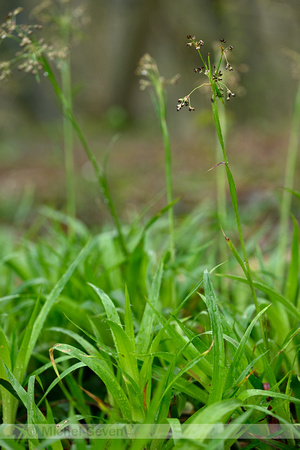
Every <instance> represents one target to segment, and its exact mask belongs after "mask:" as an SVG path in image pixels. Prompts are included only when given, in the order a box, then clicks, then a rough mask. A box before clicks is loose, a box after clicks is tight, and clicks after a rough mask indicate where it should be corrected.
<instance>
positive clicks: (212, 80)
mask: <svg viewBox="0 0 300 450" xmlns="http://www.w3.org/2000/svg"><path fill="white" fill-rule="evenodd" d="M187 39H188V40H189V42H188V43H187V44H186V45H187V46H188V47H194V48H195V49H196V51H197V53H198V55H199V56H200V59H201V62H202V64H203V65H202V66H201V67H196V68H195V69H194V72H195V73H199V74H203V75H204V76H206V77H207V78H208V82H206V83H202V84H201V85H199V86H197V87H195V88H194V89H193V90H192V91H191V92H190V93H189V94H188V95H185V96H184V97H183V98H179V99H178V104H177V111H180V110H181V109H182V108H183V107H185V106H187V107H188V110H189V111H194V110H195V108H194V107H193V106H192V105H191V95H192V94H193V93H194V92H195V91H196V90H198V89H200V88H202V87H204V86H209V87H210V88H211V105H212V113H213V119H214V124H215V128H216V131H217V136H218V139H219V142H220V146H221V149H222V153H223V159H224V161H222V162H221V163H218V164H217V165H225V170H226V175H227V180H228V186H229V191H230V198H231V203H232V207H233V210H234V214H235V219H236V224H237V229H238V234H239V239H240V244H241V248H242V253H243V258H241V257H240V255H239V253H238V251H237V250H236V248H235V246H234V244H233V243H232V242H231V240H230V239H229V238H228V237H226V236H225V234H224V233H223V234H224V237H225V239H226V241H227V243H228V246H229V248H230V250H231V251H232V253H233V255H234V256H235V258H236V259H237V261H238V263H239V264H240V266H241V268H242V270H243V272H244V274H245V276H246V278H247V280H248V283H249V286H250V289H251V293H252V297H253V301H254V304H255V308H256V313H257V314H259V312H260V308H259V305H258V301H257V297H256V293H255V289H254V285H253V279H252V274H251V269H250V266H249V260H248V254H247V250H246V246H245V241H244V236H243V232H242V226H241V220H240V214H239V210H238V201H237V193H236V187H235V183H234V179H233V176H232V173H231V170H230V168H229V162H228V157H227V152H226V149H225V144H224V139H223V134H222V130H221V124H220V118H219V111H218V103H217V100H219V101H220V102H221V103H222V104H223V105H224V94H226V100H227V101H229V100H230V99H231V98H232V97H235V94H234V92H232V91H231V90H230V89H229V88H228V87H227V86H226V85H225V84H224V83H223V82H222V77H223V74H222V72H221V70H220V67H221V64H222V61H223V59H225V62H226V66H225V68H226V70H229V71H232V70H233V68H232V66H231V64H230V63H229V61H228V58H227V53H228V52H229V51H232V49H233V47H232V45H229V46H228V47H224V44H225V42H226V41H225V39H221V41H220V42H221V46H220V51H221V55H220V59H219V62H218V65H217V66H215V65H213V66H212V64H211V60H210V54H209V53H208V55H207V62H206V61H205V60H204V58H203V55H202V53H201V49H202V47H203V46H204V41H202V40H200V41H196V38H195V36H193V37H192V36H191V35H188V36H187ZM220 225H221V226H222V225H223V224H220ZM260 323H261V334H262V337H263V340H264V344H265V348H267V344H266V337H265V332H264V328H263V324H262V322H260Z"/></svg>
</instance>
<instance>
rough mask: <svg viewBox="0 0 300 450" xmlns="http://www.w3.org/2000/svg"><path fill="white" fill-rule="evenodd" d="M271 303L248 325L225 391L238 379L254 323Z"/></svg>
mask: <svg viewBox="0 0 300 450" xmlns="http://www.w3.org/2000/svg"><path fill="white" fill-rule="evenodd" d="M269 306H270V305H268V306H267V307H266V308H264V309H263V310H262V311H260V313H259V314H257V315H256V316H255V317H254V319H253V320H252V322H251V323H250V325H249V326H248V328H247V330H246V331H245V333H244V335H243V337H242V339H241V341H240V343H239V346H238V348H237V349H236V351H235V354H234V356H233V359H232V362H231V365H230V368H229V370H228V372H227V378H226V381H225V385H224V391H226V390H228V389H230V387H231V386H232V384H234V382H235V380H236V376H237V371H238V368H239V363H240V359H241V357H242V355H243V353H244V351H245V347H246V344H247V341H248V339H249V337H250V334H251V331H252V330H253V327H254V325H255V324H256V322H257V321H258V319H259V317H260V316H261V315H263V314H264V313H265V312H266V311H267V309H268V308H269Z"/></svg>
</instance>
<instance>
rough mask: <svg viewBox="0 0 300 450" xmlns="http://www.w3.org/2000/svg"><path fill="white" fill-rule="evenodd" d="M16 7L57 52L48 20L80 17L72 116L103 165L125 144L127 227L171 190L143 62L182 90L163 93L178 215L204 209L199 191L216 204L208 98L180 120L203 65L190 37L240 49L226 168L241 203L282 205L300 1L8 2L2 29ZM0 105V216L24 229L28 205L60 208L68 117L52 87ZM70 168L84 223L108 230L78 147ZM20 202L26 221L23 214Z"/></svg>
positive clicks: (4, 48)
mask: <svg viewBox="0 0 300 450" xmlns="http://www.w3.org/2000/svg"><path fill="white" fill-rule="evenodd" d="M18 6H22V7H23V12H22V13H21V15H20V16H18V20H20V21H21V22H24V23H39V22H45V18H46V19H47V20H46V22H45V24H44V29H43V30H42V31H41V32H40V35H41V36H45V37H46V38H47V39H48V40H50V41H51V40H52V41H54V42H55V41H58V40H59V39H60V38H61V37H62V36H61V32H60V31H59V24H58V23H57V21H55V20H54V21H52V23H51V18H49V14H52V19H53V18H55V16H56V18H57V17H58V16H59V15H60V14H61V13H62V12H65V11H67V10H68V8H69V13H70V14H72V15H73V16H72V20H73V21H74V26H75V28H76V29H75V30H73V32H72V36H71V41H70V42H71V46H70V47H71V53H70V54H71V64H72V66H71V67H72V96H73V97H72V98H73V105H74V110H75V113H76V115H77V117H78V118H79V120H80V123H82V124H83V127H84V131H85V133H86V135H88V137H89V139H90V143H91V147H92V148H93V151H94V153H95V155H96V157H97V159H98V160H99V161H102V160H103V156H104V154H105V152H106V150H107V147H108V146H109V145H110V142H111V139H112V137H113V136H115V135H116V133H121V136H119V139H117V140H116V142H115V143H114V145H113V146H112V151H111V154H110V159H109V177H110V183H111V186H112V191H113V193H114V194H115V197H116V202H117V207H118V209H119V210H120V212H121V213H122V215H123V217H125V218H126V219H128V216H130V214H131V213H132V211H135V210H136V208H137V209H140V208H141V207H143V205H144V204H145V203H147V202H148V201H149V200H150V199H152V198H153V196H154V195H155V194H157V193H159V192H161V190H162V189H163V187H164V181H163V177H164V175H163V156H162V155H163V152H162V144H161V140H160V135H159V127H158V126H157V121H156V118H155V115H154V114H153V105H152V101H151V98H150V96H149V95H147V93H143V92H141V91H140V90H139V84H138V79H137V77H136V76H135V70H136V66H137V62H138V60H139V58H140V57H141V56H142V54H144V53H145V52H149V53H150V54H151V55H152V56H154V57H155V59H156V61H157V64H158V67H159V69H160V73H161V74H162V75H164V76H165V77H166V78H170V77H172V76H173V75H175V74H177V73H179V74H180V75H181V78H180V79H179V82H178V84H177V85H176V86H175V87H170V88H169V89H168V95H169V97H168V123H169V128H170V134H171V139H172V151H173V169H174V178H175V179H176V183H175V186H174V189H175V195H176V196H177V195H179V196H180V197H181V199H182V201H181V202H180V203H179V204H178V205H177V209H178V211H179V212H185V211H186V210H189V209H191V207H193V206H195V205H196V204H198V203H199V200H200V197H199V192H198V187H199V183H201V187H202V190H203V191H204V192H205V193H207V194H208V195H209V196H212V197H213V195H214V194H213V191H214V189H213V184H212V183H213V182H214V180H213V178H214V177H212V176H211V174H209V175H207V170H208V169H209V168H210V167H212V166H213V165H214V164H215V152H214V148H215V132H214V129H213V126H212V118H211V113H210V105H209V101H208V98H207V96H206V94H202V93H198V94H197V97H196V99H194V106H196V111H195V112H194V113H190V114H178V113H177V112H176V102H177V99H178V98H179V97H180V96H181V95H182V93H184V92H186V91H187V92H188V91H189V89H190V87H191V86H193V85H196V84H197V82H198V77H197V75H196V74H194V73H193V67H195V66H197V65H198V60H197V57H196V55H195V54H194V53H193V52H190V51H188V50H187V49H186V47H185V42H186V41H185V39H186V35H187V34H190V33H191V34H195V35H197V36H198V38H201V39H203V40H204V41H205V43H206V48H207V49H209V48H211V53H212V54H214V52H215V49H214V46H213V42H214V41H218V40H219V39H221V38H223V37H224V38H226V40H227V42H228V43H230V44H231V45H233V53H232V55H231V60H232V64H233V65H234V72H233V73H232V76H233V79H234V80H235V83H236V85H235V92H236V94H237V98H236V99H234V101H232V102H230V104H228V105H226V106H227V123H228V135H227V139H228V146H229V148H230V160H231V167H232V169H233V170H235V168H236V170H235V172H236V177H237V178H236V179H237V183H238V184H239V196H240V199H241V200H245V202H249V201H250V202H252V203H253V202H256V201H268V202H269V203H272V201H273V200H272V198H273V196H274V188H275V195H276V188H278V187H281V186H282V185H283V173H282V172H283V171H282V167H283V164H284V161H285V158H286V151H287V142H288V136H289V130H290V122H291V117H292V110H293V103H294V97H295V93H296V90H297V85H298V80H297V75H298V73H299V67H298V69H297V68H296V66H295V63H294V60H293V58H294V55H295V53H294V52H296V53H297V52H300V49H299V45H300V44H299V42H300V39H299V37H300V36H299V34H300V31H299V20H300V5H299V2H298V1H297V0H294V1H292V0H290V1H288V2H284V3H283V2H282V1H277V0H254V1H251V2H248V1H246V0H240V1H238V2H236V1H234V0H228V1H226V2H222V1H220V0H211V1H204V0H200V1H196V0H190V1H189V2H188V4H187V3H186V2H179V1H177V2H174V1H171V0H164V1H158V0H153V1H145V2H142V1H138V0H111V1H104V0H101V1H93V0H90V1H84V0H83V1H75V0H74V1H70V2H64V1H54V0H53V1H50V0H49V1H45V2H36V1H34V0H27V1H26V2H24V1H23V2H22V1H21V2H17V1H15V0H13V1H11V0H3V1H2V2H1V5H0V15H1V18H2V20H4V19H5V17H6V15H7V12H8V11H10V10H12V9H13V8H16V7H18ZM47 15H48V17H47ZM74 17H75V19H76V20H77V23H75V22H76V20H75V19H74ZM11 50H12V48H11V43H4V42H3V43H2V45H1V58H3V59H5V58H6V57H8V56H9V55H10V52H11ZM0 96H1V101H0V127H1V168H0V171H1V173H0V175H1V199H0V200H1V202H0V203H1V217H2V218H3V220H4V221H9V222H10V221H15V222H17V221H18V220H19V221H20V220H21V218H22V217H25V216H26V214H28V211H29V209H30V208H29V204H32V202H34V203H37V204H41V203H45V202H48V203H49V202H50V203H51V204H53V205H55V206H57V207H60V206H62V205H63V204H64V201H65V192H66V187H65V175H64V170H63V158H64V156H63V149H62V126H61V112H60V110H59V108H58V107H57V104H56V101H55V97H54V96H53V95H52V90H51V86H50V83H49V82H48V80H47V79H42V80H41V82H40V83H39V84H37V83H36V81H35V79H34V77H31V76H28V75H25V74H24V73H19V74H18V73H16V74H14V76H13V77H12V78H10V79H8V80H5V82H3V83H1V85H0ZM16 130H18V131H17V133H16ZM75 164H76V171H77V172H76V196H77V203H78V204H77V208H78V213H79V216H80V217H81V218H82V219H83V220H84V221H86V222H88V223H93V224H98V223H100V222H105V220H106V219H107V214H106V208H105V205H103V204H102V203H101V201H100V200H99V198H98V194H97V193H96V192H95V191H96V190H95V184H94V183H93V179H92V178H93V177H92V175H91V168H90V166H89V164H88V163H87V162H86V157H85V155H84V153H83V152H82V150H81V147H80V145H79V144H78V143H77V142H75ZM254 164H255V166H254ZM53 179H55V183H53ZM271 191H272V192H271ZM8 199H9V200H8ZM21 200H22V205H23V206H22V210H20V209H18V205H19V204H20V201H21ZM16 209H18V214H17V215H16V212H15V211H16ZM30 210H31V211H32V209H30ZM31 214H32V213H31Z"/></svg>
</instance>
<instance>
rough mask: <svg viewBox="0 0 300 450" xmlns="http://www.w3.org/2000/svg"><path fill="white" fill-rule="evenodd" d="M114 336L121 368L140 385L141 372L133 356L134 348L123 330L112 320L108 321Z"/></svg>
mask: <svg viewBox="0 0 300 450" xmlns="http://www.w3.org/2000/svg"><path fill="white" fill-rule="evenodd" d="M107 322H108V324H109V326H110V328H111V331H112V333H113V336H114V341H115V343H116V348H117V351H118V356H119V362H120V366H121V367H122V368H123V369H124V370H125V372H127V373H128V375H130V376H131V378H133V379H134V381H135V382H136V383H137V384H139V372H138V368H137V359H136V358H135V356H134V355H133V351H134V346H133V344H132V342H131V341H130V339H129V338H128V336H127V334H126V333H125V331H124V330H123V328H122V327H121V326H120V325H118V324H117V323H115V322H112V321H111V320H108V321H107Z"/></svg>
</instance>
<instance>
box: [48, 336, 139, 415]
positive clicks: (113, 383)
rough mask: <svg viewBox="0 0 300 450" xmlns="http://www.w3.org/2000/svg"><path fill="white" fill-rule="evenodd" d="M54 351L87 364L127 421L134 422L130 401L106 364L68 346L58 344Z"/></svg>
mask: <svg viewBox="0 0 300 450" xmlns="http://www.w3.org/2000/svg"><path fill="white" fill-rule="evenodd" d="M53 350H58V351H60V352H63V353H67V354H68V355H69V356H72V357H74V358H76V359H78V360H79V361H81V362H83V363H85V364H86V365H87V366H88V367H89V368H90V369H91V370H92V371H93V372H94V373H95V374H96V375H98V377H99V378H100V379H101V380H102V381H103V383H104V384H105V386H106V388H107V390H108V391H109V392H110V394H111V396H112V398H113V399H114V401H115V402H116V404H117V405H118V406H119V408H120V410H121V412H122V414H123V417H124V419H125V420H128V421H131V420H132V411H131V405H130V403H129V400H128V398H127V396H126V394H125V392H124V391H123V389H122V387H121V386H120V384H119V383H118V381H117V379H116V377H115V376H114V374H113V373H112V372H111V370H110V368H109V367H108V366H107V364H106V362H105V361H103V360H99V359H98V358H96V357H94V356H89V355H87V354H85V353H83V352H82V351H81V350H78V349H77V348H75V347H72V346H70V345H66V344H56V345H55V346H54V347H53Z"/></svg>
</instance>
